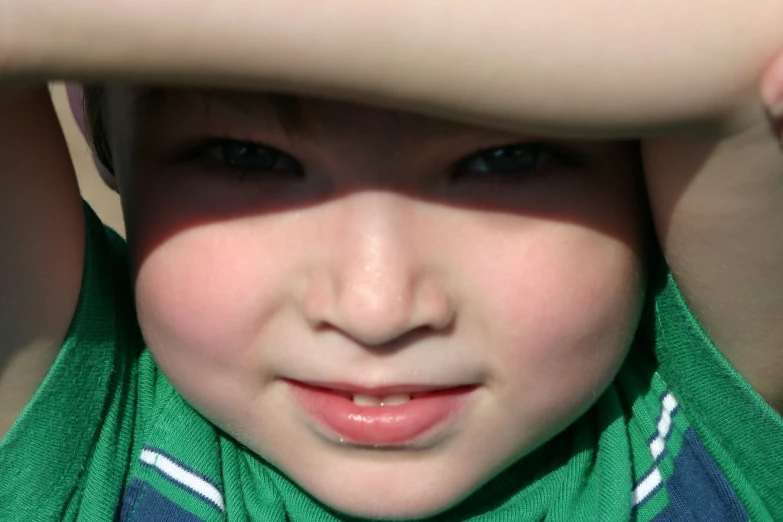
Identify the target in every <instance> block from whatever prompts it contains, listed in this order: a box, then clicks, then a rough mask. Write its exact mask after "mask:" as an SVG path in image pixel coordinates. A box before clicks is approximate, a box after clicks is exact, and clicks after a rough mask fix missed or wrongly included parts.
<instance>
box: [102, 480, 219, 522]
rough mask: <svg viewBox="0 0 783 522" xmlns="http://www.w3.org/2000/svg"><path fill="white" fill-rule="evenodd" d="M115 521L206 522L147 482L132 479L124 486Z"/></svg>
mask: <svg viewBox="0 0 783 522" xmlns="http://www.w3.org/2000/svg"><path fill="white" fill-rule="evenodd" d="M115 521H116V522H206V521H205V520H204V519H202V518H200V517H197V516H196V515H194V514H193V513H191V512H190V511H187V510H186V509H184V508H183V507H181V506H179V505H177V504H175V503H174V502H172V501H171V500H169V499H168V498H166V497H165V496H164V495H163V494H161V493H160V492H159V491H158V490H156V489H155V487H154V486H153V485H152V484H150V483H149V482H144V481H142V480H139V479H133V480H131V482H130V483H129V484H128V487H127V488H125V493H124V494H123V496H122V503H121V504H120V512H119V513H117V516H116V517H115Z"/></svg>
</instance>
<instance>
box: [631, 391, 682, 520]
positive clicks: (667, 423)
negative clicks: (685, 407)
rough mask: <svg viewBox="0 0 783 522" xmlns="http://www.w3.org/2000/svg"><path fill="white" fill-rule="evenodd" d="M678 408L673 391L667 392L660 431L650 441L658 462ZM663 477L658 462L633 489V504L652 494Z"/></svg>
mask: <svg viewBox="0 0 783 522" xmlns="http://www.w3.org/2000/svg"><path fill="white" fill-rule="evenodd" d="M675 409H677V399H675V398H674V395H672V394H671V392H666V395H664V396H663V398H662V399H661V418H660V419H659V420H658V426H657V428H658V430H657V431H658V433H657V434H656V436H655V438H654V439H653V440H652V441H650V453H652V456H653V461H654V462H657V461H658V457H660V456H661V454H663V451H664V450H665V449H666V439H667V438H668V437H669V432H670V431H671V429H672V413H674V410H675ZM662 481H663V477H662V476H661V470H660V469H658V465H657V464H656V465H655V466H654V467H653V469H652V471H651V472H650V474H649V475H647V476H646V477H645V478H644V479H643V480H642V481H641V482H640V483H639V484H637V485H636V487H635V488H634V490H633V493H632V494H631V501H632V502H633V506H634V507H636V506H638V505H639V504H641V503H642V502H644V500H645V499H646V498H647V497H648V496H649V495H650V493H652V492H653V490H655V488H657V487H658V486H659V485H660V484H661V482H662Z"/></svg>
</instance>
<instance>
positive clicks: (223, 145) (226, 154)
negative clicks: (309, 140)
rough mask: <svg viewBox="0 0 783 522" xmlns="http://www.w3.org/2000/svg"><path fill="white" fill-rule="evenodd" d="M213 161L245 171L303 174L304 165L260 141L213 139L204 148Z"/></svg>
mask: <svg viewBox="0 0 783 522" xmlns="http://www.w3.org/2000/svg"><path fill="white" fill-rule="evenodd" d="M202 150H203V151H204V153H205V154H206V155H207V156H208V157H209V158H210V159H212V160H213V161H215V162H217V163H219V164H221V165H224V166H226V167H228V168H230V169H234V170H240V171H243V172H245V173H253V172H279V173H289V174H297V175H301V174H303V172H304V169H303V168H302V165H301V164H300V163H299V162H298V161H297V160H295V159H294V158H292V157H291V156H289V155H288V154H285V153H284V152H280V151H279V150H277V149H273V148H272V147H267V146H265V145H261V144H258V143H251V142H247V141H235V140H218V141H212V142H210V143H209V144H207V145H205V146H204V147H203V149H202Z"/></svg>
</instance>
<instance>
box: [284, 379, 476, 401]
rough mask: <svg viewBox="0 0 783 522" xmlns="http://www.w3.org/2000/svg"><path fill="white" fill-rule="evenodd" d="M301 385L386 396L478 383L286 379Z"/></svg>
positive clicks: (419, 393) (333, 390)
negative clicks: (380, 382) (350, 381)
mask: <svg viewBox="0 0 783 522" xmlns="http://www.w3.org/2000/svg"><path fill="white" fill-rule="evenodd" d="M286 380H288V381H289V382H292V383H294V384H296V385H299V386H308V387H312V388H323V389H325V390H329V391H332V392H337V393H342V394H345V395H349V396H353V395H358V394H361V395H370V396H373V397H385V396H389V395H396V394H405V395H423V394H425V393H435V392H442V391H448V390H456V389H458V388H465V389H468V388H475V387H476V384H444V385H440V384H435V385H433V384H385V385H370V386H366V385H360V384H350V383H343V382H314V381H299V380H294V379H286Z"/></svg>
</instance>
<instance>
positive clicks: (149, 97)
mask: <svg viewBox="0 0 783 522" xmlns="http://www.w3.org/2000/svg"><path fill="white" fill-rule="evenodd" d="M192 92H194V93H195V94H197V95H198V96H199V97H200V98H201V99H202V101H203V104H204V110H205V111H206V112H207V113H208V112H209V110H210V107H211V106H212V105H213V104H218V105H220V106H221V107H223V108H226V109H229V110H231V111H232V112H235V113H237V114H240V115H242V116H243V117H253V115H254V110H253V107H252V106H253V105H256V106H257V105H258V99H259V96H260V97H261V99H262V100H263V103H266V104H267V105H268V107H270V108H271V109H272V111H273V113H274V114H275V116H276V117H277V119H278V122H279V123H280V125H281V126H282V127H283V129H284V130H285V131H286V132H289V133H296V132H301V131H302V130H304V128H305V127H306V120H305V117H304V114H303V111H302V107H301V103H300V98H299V97H297V96H293V95H288V94H279V93H259V94H250V93H239V92H236V93H235V92H230V91H221V90H210V89H193V90H192ZM170 94H171V90H170V89H166V88H163V87H149V88H145V89H140V90H139V91H137V92H136V93H135V97H134V100H133V110H134V112H135V113H136V114H149V113H150V112H153V111H155V110H156V109H158V108H159V107H160V105H161V104H162V103H164V102H165V100H166V97H167V96H168V95H170ZM249 96H253V97H254V98H255V100H254V102H253V103H252V104H247V103H244V102H243V98H247V97H249Z"/></svg>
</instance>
